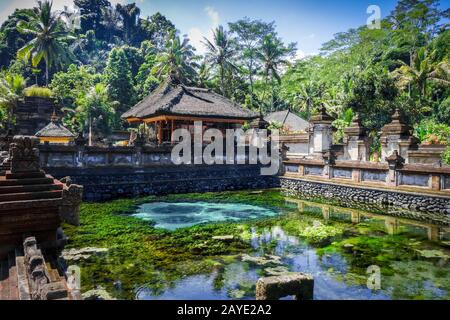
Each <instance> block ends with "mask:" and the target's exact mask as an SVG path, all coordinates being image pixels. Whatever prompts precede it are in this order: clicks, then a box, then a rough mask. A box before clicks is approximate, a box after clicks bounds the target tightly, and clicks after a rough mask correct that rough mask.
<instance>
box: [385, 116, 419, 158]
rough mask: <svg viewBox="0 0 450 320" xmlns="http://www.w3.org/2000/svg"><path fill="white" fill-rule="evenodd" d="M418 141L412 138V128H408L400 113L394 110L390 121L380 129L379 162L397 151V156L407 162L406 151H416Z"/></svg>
mask: <svg viewBox="0 0 450 320" xmlns="http://www.w3.org/2000/svg"><path fill="white" fill-rule="evenodd" d="M417 142H418V140H417V139H416V138H415V137H413V136H412V128H411V127H410V126H408V125H407V124H406V123H405V121H404V119H403V117H402V115H401V113H400V111H399V110H398V109H396V110H395V113H394V114H393V115H392V121H391V122H390V123H389V124H387V125H385V126H384V127H383V128H382V129H381V147H382V149H381V159H382V160H381V161H383V160H384V159H386V157H388V156H389V155H390V154H392V153H393V152H394V150H397V152H398V154H399V155H400V156H401V157H402V158H403V159H405V163H409V161H408V151H409V150H415V149H417Z"/></svg>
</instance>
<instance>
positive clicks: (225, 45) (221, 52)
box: [203, 26, 238, 95]
mask: <svg viewBox="0 0 450 320" xmlns="http://www.w3.org/2000/svg"><path fill="white" fill-rule="evenodd" d="M213 38H214V40H213V42H211V41H209V40H208V39H207V38H206V37H204V42H203V43H204V45H205V46H206V49H207V52H206V55H205V59H206V61H207V62H208V63H210V64H211V65H212V66H218V67H219V76H220V91H221V92H222V94H223V95H225V74H226V73H227V72H229V71H233V70H238V68H237V67H236V65H235V64H234V61H233V60H234V57H235V55H236V46H235V42H234V41H233V40H232V39H231V38H230V37H229V35H228V32H226V31H225V30H224V29H223V26H219V27H217V28H216V29H215V30H213Z"/></svg>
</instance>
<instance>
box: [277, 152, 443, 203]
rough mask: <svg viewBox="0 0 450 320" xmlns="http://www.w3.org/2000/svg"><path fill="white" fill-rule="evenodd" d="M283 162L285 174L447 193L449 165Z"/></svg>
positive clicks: (363, 184) (318, 161)
mask: <svg viewBox="0 0 450 320" xmlns="http://www.w3.org/2000/svg"><path fill="white" fill-rule="evenodd" d="M283 164H284V171H285V175H286V176H292V177H298V178H309V179H316V180H317V179H318V180H325V181H328V182H333V181H334V182H337V183H344V184H345V183H348V184H358V185H361V186H367V187H393V188H400V189H402V188H403V189H405V190H406V189H408V191H414V190H417V191H418V192H420V191H427V190H428V191H431V192H432V191H438V192H441V193H443V194H447V193H448V195H450V166H431V165H427V164H402V163H395V162H394V163H393V162H390V163H389V162H387V163H379V162H378V163H376V162H369V161H339V160H336V161H334V162H332V163H327V162H326V161H324V160H320V159H295V158H293V159H285V160H284V161H283Z"/></svg>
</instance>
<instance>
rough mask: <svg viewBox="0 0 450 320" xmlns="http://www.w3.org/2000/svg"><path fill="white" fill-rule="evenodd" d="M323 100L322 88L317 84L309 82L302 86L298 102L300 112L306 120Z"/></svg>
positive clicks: (298, 93)
mask: <svg viewBox="0 0 450 320" xmlns="http://www.w3.org/2000/svg"><path fill="white" fill-rule="evenodd" d="M321 98H322V88H321V86H320V85H318V84H317V83H316V82H313V81H307V82H303V83H301V84H300V87H299V90H298V92H297V96H296V100H297V103H298V106H299V108H300V111H302V112H303V113H304V114H305V117H306V119H309V117H310V116H311V111H312V110H313V109H314V106H317V105H319V102H321V101H320V100H321Z"/></svg>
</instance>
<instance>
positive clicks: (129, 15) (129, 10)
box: [116, 3, 141, 44]
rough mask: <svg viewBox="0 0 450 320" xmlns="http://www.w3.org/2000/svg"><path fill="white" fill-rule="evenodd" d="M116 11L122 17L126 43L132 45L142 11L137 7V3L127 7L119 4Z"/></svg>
mask: <svg viewBox="0 0 450 320" xmlns="http://www.w3.org/2000/svg"><path fill="white" fill-rule="evenodd" d="M116 10H117V12H118V13H119V14H120V16H121V17H122V24H123V33H124V39H125V42H127V43H128V44H132V43H133V37H134V35H135V33H136V29H137V26H138V20H139V15H140V14H141V10H140V9H139V8H138V7H137V6H136V4H135V3H130V4H127V5H121V4H120V3H118V4H117V6H116Z"/></svg>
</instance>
